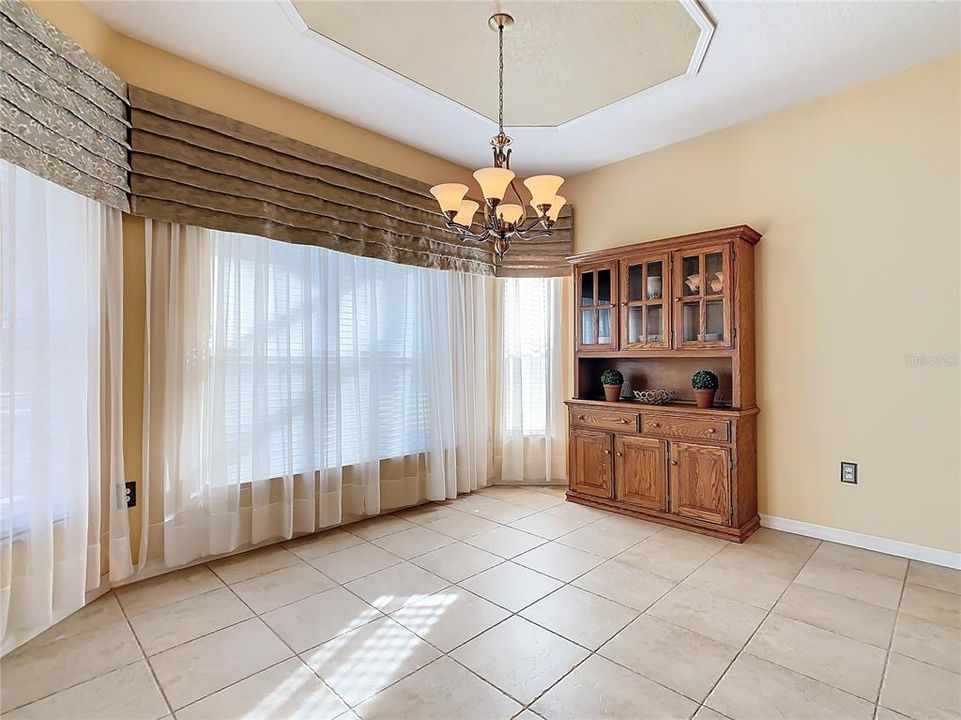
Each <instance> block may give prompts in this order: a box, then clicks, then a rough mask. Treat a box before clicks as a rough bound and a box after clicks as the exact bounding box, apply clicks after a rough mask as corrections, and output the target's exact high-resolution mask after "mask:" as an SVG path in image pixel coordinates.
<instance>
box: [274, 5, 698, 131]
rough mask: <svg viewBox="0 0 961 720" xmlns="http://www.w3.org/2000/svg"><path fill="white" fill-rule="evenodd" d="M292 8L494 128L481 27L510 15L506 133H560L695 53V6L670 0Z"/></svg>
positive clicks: (492, 57)
mask: <svg viewBox="0 0 961 720" xmlns="http://www.w3.org/2000/svg"><path fill="white" fill-rule="evenodd" d="M293 5H294V7H295V8H296V10H297V12H298V13H299V14H300V16H301V18H303V20H304V23H305V24H306V25H307V27H308V28H310V29H311V30H313V31H314V32H316V33H317V34H319V35H321V36H323V37H324V38H327V39H328V40H330V41H333V42H335V43H337V44H339V45H341V46H343V47H345V48H348V49H350V50H352V51H353V52H355V53H357V54H359V55H361V56H363V57H365V58H367V59H368V60H370V61H372V62H374V63H377V64H378V65H381V66H383V67H384V68H387V69H389V70H391V71H393V72H395V73H397V74H399V75H401V76H403V77H406V78H408V79H409V80H411V81H413V82H415V83H418V84H420V85H422V86H423V87H426V88H428V89H430V90H433V91H434V92H437V93H439V94H441V95H443V96H445V97H447V98H450V99H451V100H453V101H455V102H457V103H460V104H461V105H464V106H465V107H468V108H471V109H472V110H474V111H476V112H478V113H480V114H481V115H484V116H486V117H488V118H490V119H492V120H496V119H497V34H496V33H495V32H492V31H491V30H490V29H489V28H488V25H487V20H488V18H489V17H490V16H491V15H492V14H494V13H496V12H506V13H509V14H510V15H512V16H513V17H514V26H513V27H511V28H508V29H507V30H505V33H504V64H505V72H504V75H505V93H504V102H505V108H504V115H505V117H504V120H505V124H506V125H509V126H513V127H518V126H534V127H536V126H557V125H562V124H564V123H565V122H568V121H570V120H573V119H575V118H578V117H581V116H582V115H586V114H588V113H590V112H592V111H594V110H597V109H598V108H601V107H604V106H606V105H610V104H611V103H613V102H616V101H618V100H621V99H622V98H625V97H628V96H630V95H634V94H636V93H639V92H642V91H644V90H647V89H649V88H651V87H653V86H655V85H659V84H660V83H663V82H665V81H667V80H670V79H672V78H676V77H678V76H680V75H684V74H685V73H686V72H687V71H688V69H689V67H691V66H692V58H696V56H697V53H698V52H699V51H700V52H703V46H704V43H703V42H702V43H700V44H699V41H700V40H702V27H701V26H699V25H698V23H697V22H695V20H694V18H693V17H692V15H691V13H689V12H688V7H691V8H692V9H694V8H693V6H692V5H690V4H687V5H685V4H682V3H681V2H679V1H678V0H656V1H651V0H646V1H643V2H632V1H624V2H604V1H599V2H579V1H571V2H478V1H475V0H467V1H465V2H390V1H381V0H369V1H367V2H356V1H350V0H348V1H344V2H341V1H333V2H331V1H328V0H293ZM703 22H705V20H703V19H702V23H703ZM708 34H709V33H708ZM694 65H695V66H696V62H695V63H694Z"/></svg>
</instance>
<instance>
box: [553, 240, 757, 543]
mask: <svg viewBox="0 0 961 720" xmlns="http://www.w3.org/2000/svg"><path fill="white" fill-rule="evenodd" d="M760 239H761V236H760V235H759V234H758V233H757V232H756V231H755V230H753V229H751V228H750V227H748V226H746V225H741V226H737V227H733V228H724V229H721V230H712V231H709V232H703V233H696V234H693V235H684V236H680V237H674V238H665V239H662V240H655V241H653V242H647V243H639V244H637V245H631V246H628V247H622V248H616V249H612V250H605V251H601V252H596V253H589V254H584V255H576V256H574V257H572V258H569V260H570V262H571V264H572V266H573V272H574V281H575V288H576V291H575V296H576V297H575V304H576V307H575V317H576V322H575V325H576V327H575V333H574V334H575V338H574V342H575V348H574V350H575V370H574V372H575V396H574V397H573V398H572V399H571V400H569V401H568V403H567V405H568V409H569V412H570V443H569V449H568V464H569V478H570V486H569V489H568V492H567V499H568V500H570V501H572V502H578V503H582V504H586V505H592V506H595V507H601V508H605V509H609V510H613V511H615V512H620V513H624V514H628V515H635V516H637V517H643V518H645V519H649V520H654V521H656V522H661V523H664V524H668V525H673V526H677V527H685V528H688V529H692V530H695V531H697V532H701V533H705V534H709V535H714V536H717V537H722V538H726V539H730V540H734V541H738V542H741V541H743V540H745V539H746V538H747V537H749V536H750V535H751V533H753V532H754V531H755V530H756V529H757V527H758V523H759V520H758V514H757V478H756V467H757V461H756V457H757V447H756V437H757V433H756V427H757V425H756V417H757V413H758V408H757V407H756V404H755V380H754V371H755V360H754V246H755V245H756V244H757V243H758V241H759V240H760ZM608 368H614V369H617V370H619V371H621V373H622V374H623V375H624V377H625V387H624V389H623V391H622V398H621V400H619V401H618V402H606V401H604V400H603V399H601V398H603V392H602V387H601V382H600V376H601V373H602V372H603V371H604V370H606V369H608ZM700 369H705V370H711V371H712V372H714V373H715V374H716V375H718V377H719V378H720V381H721V387H720V389H719V390H718V393H717V398H716V401H715V407H712V408H707V409H700V408H697V407H695V405H694V395H693V390H692V388H691V383H690V379H691V375H693V374H694V372H696V371H697V370H700ZM635 390H637V391H640V390H671V391H674V392H675V400H674V401H673V402H671V403H669V404H667V405H646V404H642V403H640V402H638V401H636V400H634V399H633V396H632V392H633V391H635Z"/></svg>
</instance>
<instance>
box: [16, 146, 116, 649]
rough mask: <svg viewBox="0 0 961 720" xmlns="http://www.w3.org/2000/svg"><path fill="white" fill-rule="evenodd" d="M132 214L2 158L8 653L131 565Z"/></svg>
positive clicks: (78, 604) (66, 613)
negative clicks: (127, 262)
mask: <svg viewBox="0 0 961 720" xmlns="http://www.w3.org/2000/svg"><path fill="white" fill-rule="evenodd" d="M120 223H121V217H120V212H119V211H118V210H114V209H111V208H107V207H106V206H103V205H101V204H99V203H97V202H95V201H93V200H89V199H87V198H85V197H82V196H80V195H77V194H75V193H73V192H71V191H69V190H66V189H64V188H62V187H60V186H58V185H55V184H53V183H50V182H48V181H46V180H43V179H41V178H38V177H36V176H35V175H33V174H31V173H29V172H27V171H26V170H23V169H21V168H19V167H16V166H14V165H11V164H9V163H7V162H3V161H0V625H2V635H3V651H4V652H7V651H8V650H10V649H11V648H13V647H16V646H17V645H19V644H21V643H22V642H24V641H26V640H28V639H29V638H30V637H33V636H34V635H36V634H37V633H39V632H40V631H42V630H44V629H45V628H47V627H49V626H50V625H52V624H54V623H56V622H58V621H59V620H61V619H62V618H63V617H65V616H66V615H68V614H69V613H71V612H73V611H74V610H77V609H78V608H80V607H81V606H82V605H83V604H84V600H85V597H86V596H87V593H90V592H95V591H97V589H98V588H100V587H101V586H102V585H103V584H104V583H103V582H102V581H103V580H104V579H105V578H102V576H104V575H107V574H108V573H109V576H110V579H113V580H118V579H121V578H123V577H126V576H127V575H129V574H130V572H131V571H132V568H131V564H130V546H129V538H128V533H127V515H126V506H125V505H123V504H120V503H118V502H117V500H118V498H122V487H123V485H122V483H123V461H122V457H121V455H120V452H121V436H120V372H121V369H120V365H121V360H120V352H121V335H120V330H121V325H122V316H121V312H122V310H121V307H122V302H121V287H122V276H121V259H120V251H121V229H120Z"/></svg>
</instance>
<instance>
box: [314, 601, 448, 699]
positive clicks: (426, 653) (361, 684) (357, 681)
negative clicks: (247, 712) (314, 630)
mask: <svg viewBox="0 0 961 720" xmlns="http://www.w3.org/2000/svg"><path fill="white" fill-rule="evenodd" d="M301 657H302V658H303V660H304V662H306V663H307V664H308V665H309V666H310V667H311V668H312V669H313V670H314V672H316V673H317V674H318V675H319V676H320V678H321V679H322V680H323V681H324V682H325V683H327V684H328V685H329V686H330V687H331V688H333V689H334V691H335V692H336V693H337V694H338V695H340V697H342V698H343V699H344V700H345V701H346V702H347V704H348V705H350V706H352V707H353V706H354V705H357V703H359V702H362V701H363V700H365V699H367V698H369V697H370V696H371V695H373V694H374V693H376V692H379V691H381V690H383V689H384V688H385V687H387V686H388V685H390V684H392V683H395V682H397V681H398V680H400V679H401V678H402V677H404V676H405V675H409V674H410V673H412V672H414V671H415V670H417V669H419V668H422V667H424V665H426V664H427V663H429V662H432V661H433V660H436V659H437V658H438V657H440V653H439V652H438V651H437V650H436V649H434V648H432V647H431V646H430V645H428V644H427V643H425V642H424V641H423V640H421V639H420V638H419V637H417V636H416V635H414V633H412V632H410V631H409V630H407V629H406V628H404V627H402V626H401V625H399V624H398V623H396V622H394V621H393V620H391V619H389V618H383V619H381V620H375V621H374V622H372V623H368V624H366V625H364V626H363V627H360V628H357V629H356V630H352V631H351V632H349V633H347V634H345V635H341V636H339V637H336V638H334V639H333V640H330V641H328V642H326V643H324V644H323V645H321V646H320V647H317V648H314V649H313V650H310V651H309V652H306V653H304V654H303V655H301Z"/></svg>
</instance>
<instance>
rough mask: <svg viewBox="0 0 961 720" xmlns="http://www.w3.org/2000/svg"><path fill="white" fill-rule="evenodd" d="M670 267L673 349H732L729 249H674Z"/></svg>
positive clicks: (732, 286) (724, 246) (726, 247)
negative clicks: (672, 272) (672, 269)
mask: <svg viewBox="0 0 961 720" xmlns="http://www.w3.org/2000/svg"><path fill="white" fill-rule="evenodd" d="M672 265H673V266H674V277H673V278H672V284H671V292H672V294H673V296H674V328H673V330H674V347H675V348H729V347H733V345H734V336H733V328H734V325H733V309H734V305H733V297H734V293H733V288H734V267H733V262H732V260H731V246H730V245H727V244H725V245H716V246H711V247H701V248H696V249H693V250H676V251H674V253H673V259H672Z"/></svg>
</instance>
